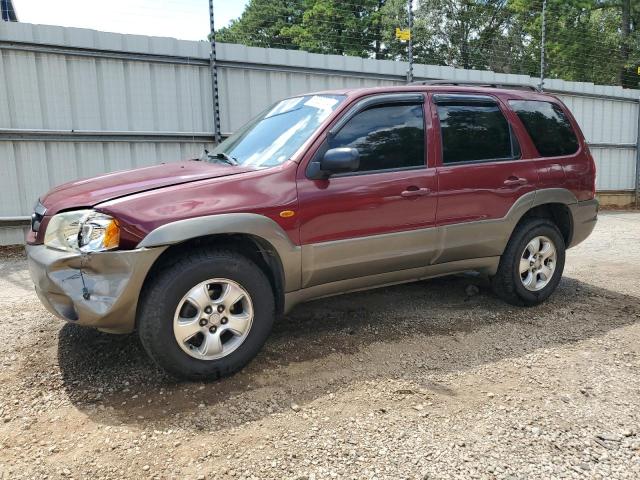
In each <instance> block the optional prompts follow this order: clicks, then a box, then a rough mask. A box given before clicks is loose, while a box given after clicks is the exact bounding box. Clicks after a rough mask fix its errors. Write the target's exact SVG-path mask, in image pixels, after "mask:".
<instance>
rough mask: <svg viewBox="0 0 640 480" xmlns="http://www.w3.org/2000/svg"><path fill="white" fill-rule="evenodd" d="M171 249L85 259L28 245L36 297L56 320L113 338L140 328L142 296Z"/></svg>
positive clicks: (90, 256)
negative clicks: (156, 265)
mask: <svg viewBox="0 0 640 480" xmlns="http://www.w3.org/2000/svg"><path fill="white" fill-rule="evenodd" d="M165 248H166V247H157V248H148V249H147V248H141V249H137V250H126V251H125V250H123V251H111V252H100V253H90V254H80V253H74V252H63V251H59V250H54V249H51V248H49V247H46V246H44V245H28V246H27V255H28V259H29V272H30V273H31V278H32V279H33V282H34V284H35V288H36V293H37V294H38V297H39V298H40V300H41V301H42V303H43V304H44V306H45V307H46V308H47V309H48V310H49V311H50V312H51V313H53V314H54V315H56V316H58V317H60V318H62V319H64V320H67V321H69V322H73V323H77V324H78V325H84V326H88V327H95V328H98V329H100V330H103V331H106V332H110V333H129V332H131V331H133V329H134V327H135V316H136V308H137V305H138V297H139V295H140V290H141V288H142V285H143V283H144V280H145V278H146V276H147V273H148V272H149V269H150V268H151V266H152V265H153V263H154V262H155V260H156V259H157V258H158V256H160V254H161V253H162V252H163V251H164V250H165Z"/></svg>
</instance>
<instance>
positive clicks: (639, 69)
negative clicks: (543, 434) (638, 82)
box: [638, 67, 640, 75]
mask: <svg viewBox="0 0 640 480" xmlns="http://www.w3.org/2000/svg"><path fill="white" fill-rule="evenodd" d="M638 75H640V67H638Z"/></svg>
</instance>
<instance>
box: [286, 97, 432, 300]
mask: <svg viewBox="0 0 640 480" xmlns="http://www.w3.org/2000/svg"><path fill="white" fill-rule="evenodd" d="M423 103H424V100H423V97H422V95H416V94H410V95H406V94H397V95H396V94H392V95H384V101H381V100H380V98H378V99H377V100H376V101H372V100H363V101H360V102H358V103H357V104H356V105H355V106H354V107H353V108H352V109H350V110H349V111H348V112H347V113H346V114H345V115H346V116H348V117H349V120H348V121H346V122H343V124H342V125H341V126H340V127H339V129H338V130H337V131H335V132H332V134H331V135H328V137H327V139H326V140H325V142H326V143H325V145H323V147H321V149H320V151H323V148H324V149H325V150H326V149H327V148H338V147H351V148H356V149H358V151H359V154H360V167H359V169H358V170H357V171H355V172H350V173H347V174H340V175H334V176H332V177H330V178H329V179H327V180H310V179H308V178H307V177H306V174H305V168H304V165H302V166H301V168H300V169H299V173H298V198H299V202H300V204H299V215H300V217H299V218H300V239H301V244H302V249H303V250H302V256H303V260H302V263H303V267H302V286H303V288H304V287H310V286H314V285H320V284H324V283H329V282H334V281H338V280H344V279H350V278H356V277H365V276H370V275H376V274H382V273H385V272H393V271H397V270H403V269H412V268H417V267H422V266H424V265H427V264H428V263H429V260H430V256H431V254H432V251H433V245H434V244H435V242H430V241H429V235H434V229H432V228H429V227H433V226H434V224H435V212H436V198H437V197H436V194H437V180H436V172H435V169H434V168H429V167H428V166H427V164H426V139H425V115H424V105H423ZM343 118H344V117H343ZM338 124H339V125H340V121H338ZM334 128H335V127H334Z"/></svg>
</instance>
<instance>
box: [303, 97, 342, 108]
mask: <svg viewBox="0 0 640 480" xmlns="http://www.w3.org/2000/svg"><path fill="white" fill-rule="evenodd" d="M336 103H338V100H337V99H335V98H331V97H321V96H319V95H314V96H313V97H311V98H310V99H309V100H307V101H306V102H304V105H305V107H313V108H317V109H318V110H331V109H332V108H333V106H334V105H335V104H336Z"/></svg>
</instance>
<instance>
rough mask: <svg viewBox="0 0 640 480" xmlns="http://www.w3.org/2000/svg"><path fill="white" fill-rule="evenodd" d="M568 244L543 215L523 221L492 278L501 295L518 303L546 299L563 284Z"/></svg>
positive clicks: (528, 304)
mask: <svg viewBox="0 0 640 480" xmlns="http://www.w3.org/2000/svg"><path fill="white" fill-rule="evenodd" d="M565 249H566V247H565V243H564V238H563V237H562V234H561V233H560V231H559V230H558V227H557V226H556V225H555V224H554V223H552V222H551V221H549V220H547V219H544V218H530V219H527V220H525V221H523V222H522V223H520V224H519V225H518V226H517V227H516V229H515V230H514V232H513V234H512V235H511V239H510V240H509V243H508V244H507V248H506V249H505V251H504V253H503V254H502V257H501V258H500V264H499V266H498V271H497V273H496V275H495V276H494V277H493V278H492V279H491V284H492V287H493V291H494V292H495V293H496V295H497V296H498V297H500V298H501V299H503V300H504V301H506V302H507V303H510V304H511V305H517V306H527V307H529V306H534V305H538V304H540V303H542V302H544V301H545V300H546V299H547V298H549V296H550V295H551V294H552V293H553V292H554V291H555V289H556V287H557V286H558V284H559V283H560V279H561V277H562V272H563V270H564V261H565Z"/></svg>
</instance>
